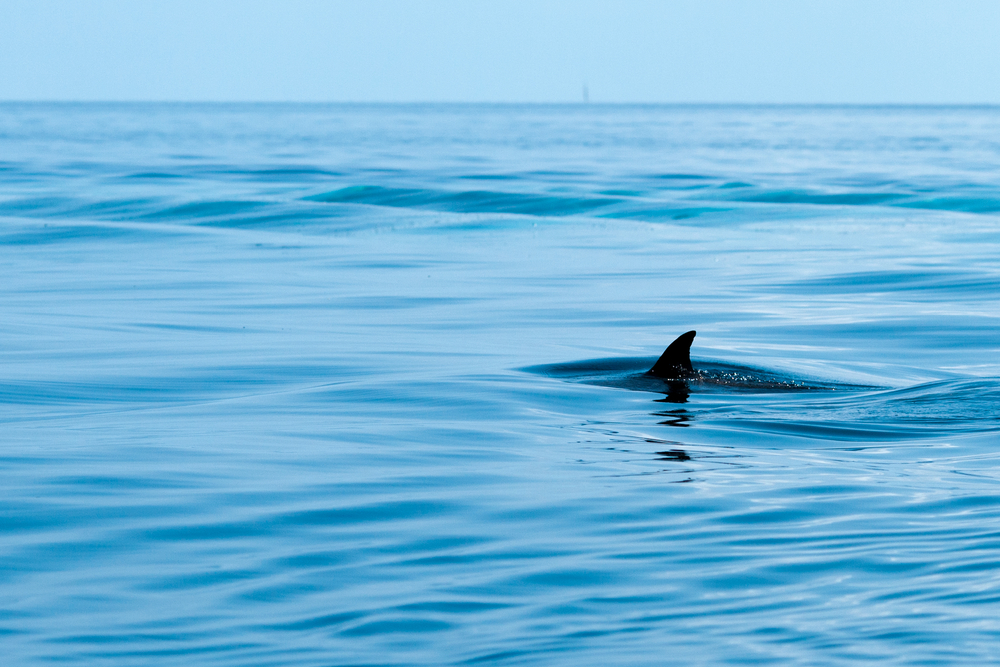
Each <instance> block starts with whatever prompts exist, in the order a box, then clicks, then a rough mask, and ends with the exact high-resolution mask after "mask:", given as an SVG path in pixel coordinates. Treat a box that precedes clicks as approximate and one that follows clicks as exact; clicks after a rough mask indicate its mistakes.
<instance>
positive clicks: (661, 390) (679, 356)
mask: <svg viewBox="0 0 1000 667" xmlns="http://www.w3.org/2000/svg"><path fill="white" fill-rule="evenodd" d="M696 335H697V332H696V331H688V332H685V333H683V334H681V335H680V336H678V337H677V338H676V339H675V340H674V341H673V342H672V343H670V345H668V346H667V349H665V350H664V351H663V354H661V355H660V356H659V358H658V359H656V361H655V362H654V363H653V365H652V366H649V363H650V359H649V358H646V357H640V358H636V357H615V358H611V359H591V360H587V361H577V362H568V363H561V364H545V365H541V366H532V367H530V368H526V369H524V370H525V371H528V372H532V373H537V374H540V375H546V376H549V377H553V378H559V379H563V380H567V381H570V382H580V383H583V384H594V385H600V386H606V387H617V388H621V389H630V390H633V391H646V392H651V393H657V394H665V395H666V399H665V400H667V401H669V402H672V403H684V402H686V401H687V399H688V397H689V396H690V394H691V392H692V391H694V392H699V393H700V392H715V393H780V392H803V391H837V390H840V391H846V390H870V389H874V388H875V387H870V386H865V385H855V384H845V383H840V382H833V381H825V380H815V379H807V378H801V377H796V376H793V375H788V374H785V373H781V372H777V371H769V370H765V369H761V368H755V367H752V366H742V365H738V364H733V363H728V362H720V361H702V360H699V363H698V366H697V367H695V366H694V364H692V362H691V345H692V343H693V342H694V338H695V336H696Z"/></svg>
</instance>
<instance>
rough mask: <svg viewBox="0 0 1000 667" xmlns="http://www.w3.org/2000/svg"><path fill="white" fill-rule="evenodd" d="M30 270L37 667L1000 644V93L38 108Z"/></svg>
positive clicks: (16, 224)
mask: <svg viewBox="0 0 1000 667" xmlns="http://www.w3.org/2000/svg"><path fill="white" fill-rule="evenodd" d="M0 284H2V288H0V314H2V317H0V485H2V494H0V647H2V648H0V652H2V654H3V656H4V658H3V660H2V662H3V664H5V665H32V664H80V665H167V664H171V665H175V664H184V665H226V666H245V665H268V666H277V665H289V666H293V665H294V666H316V667H320V666H331V665H345V666H346V665H462V664H491V665H554V664H558V665H574V666H575V667H576V666H580V665H608V664H636V665H639V664H645V665H662V664H677V665H689V664H719V665H723V664H747V663H761V664H789V665H826V664H851V663H858V662H864V661H875V660H877V661H879V663H880V664H884V665H927V664H963V663H964V664H970V665H972V664H976V665H979V664H984V663H986V662H997V661H1000V378H998V376H1000V328H998V327H1000V108H993V107H966V108H959V107H912V108H910V107H781V106H776V107H742V106H601V105H590V106H587V105H578V106H489V105H479V106H476V105H470V106H462V105H412V106H406V105H401V106H379V105H263V104H261V105H255V104H247V105H197V104H15V103H5V104H2V105H0ZM690 329H696V330H697V331H698V337H697V338H696V340H695V344H694V347H693V349H692V355H693V357H694V360H695V365H696V366H697V365H698V363H699V360H701V361H703V362H721V363H729V364H740V365H745V366H751V367H753V368H757V369H762V370H764V371H766V372H768V373H772V374H779V375H781V376H782V377H788V378H793V379H796V380H797V379H801V380H802V381H803V382H806V383H808V382H809V381H820V382H823V383H827V384H826V385H824V386H830V385H833V386H840V385H854V386H863V388H860V389H858V388H855V389H851V390H847V391H837V390H832V389H828V390H824V391H798V392H789V391H767V390H748V389H746V388H741V387H734V388H733V389H732V390H731V391H730V390H727V389H725V388H722V389H721V390H720V389H719V388H716V389H715V390H713V391H711V392H702V391H699V389H698V387H692V388H691V391H690V395H689V396H687V397H686V400H685V399H681V400H676V397H675V399H674V400H668V398H669V397H664V396H663V395H660V394H656V393H648V392H643V391H629V390H628V389H624V388H618V387H608V386H595V385H593V384H586V383H581V382H574V381H571V379H567V378H565V377H559V376H555V375H551V374H550V375H546V374H544V373H538V372H532V371H530V370H526V369H529V368H530V367H538V366H540V365H546V364H558V363H566V362H574V363H581V364H584V365H586V363H589V360H594V359H606V358H616V357H648V358H649V360H650V363H652V361H653V360H655V358H656V356H657V355H659V353H660V352H662V351H663V348H664V347H665V346H666V345H667V344H668V343H669V342H670V341H672V340H673V339H674V338H675V337H676V336H677V335H679V334H681V333H683V332H685V331H688V330H690Z"/></svg>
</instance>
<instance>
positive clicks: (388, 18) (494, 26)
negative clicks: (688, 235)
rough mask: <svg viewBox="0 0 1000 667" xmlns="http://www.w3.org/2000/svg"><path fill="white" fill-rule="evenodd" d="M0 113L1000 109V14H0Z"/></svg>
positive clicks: (36, 2) (742, 7) (645, 4)
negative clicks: (831, 106)
mask: <svg viewBox="0 0 1000 667" xmlns="http://www.w3.org/2000/svg"><path fill="white" fill-rule="evenodd" d="M0 15H2V16H3V19H2V20H0V99H2V100H108V101H118V100H177V101H319V102H582V101H583V98H584V88H585V87H586V89H587V93H588V96H589V99H590V101H592V102H617V103H622V102H651V103H678V102H719V103H848V104H883V103H897V104H1000V1H998V0H935V1H930V0H864V1H859V0H794V1H792V0H692V1H688V0H662V1H659V2H654V1H649V0H616V1H614V2H611V1H597V0H572V1H570V0H528V1H525V0H502V1H501V0H495V1H491V2H488V1H486V0H419V1H418V0H364V1H361V0H355V1H346V0H344V1H341V0H326V1H320V0H281V1H280V2H279V1H277V0H239V1H235V0H170V1H169V2H168V1H166V0H159V1H157V0H86V1H81V0H0Z"/></svg>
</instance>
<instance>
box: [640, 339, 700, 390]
mask: <svg viewBox="0 0 1000 667" xmlns="http://www.w3.org/2000/svg"><path fill="white" fill-rule="evenodd" d="M696 334H697V332H696V331H688V332H687V333H683V334H681V335H680V336H678V337H677V340H675V341H674V342H673V343H671V344H670V345H669V346H667V349H666V350H664V351H663V354H662V355H660V358H659V359H657V360H656V363H655V364H653V367H652V368H650V369H649V370H648V371H647V373H649V375H655V376H656V377H660V378H667V379H670V380H679V379H681V378H686V377H690V376H691V375H694V367H693V366H691V343H692V342H693V341H694V337H695V335H696Z"/></svg>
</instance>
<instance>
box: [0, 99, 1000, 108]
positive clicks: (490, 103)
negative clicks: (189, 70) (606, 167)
mask: <svg viewBox="0 0 1000 667" xmlns="http://www.w3.org/2000/svg"><path fill="white" fill-rule="evenodd" d="M0 104H178V105H182V104H201V105H228V104H279V105H280V104H284V105H316V106H319V105H356V106H366V105H367V106H375V105H379V106H573V107H587V106H605V107H613V106H692V107H697V106H701V107H713V106H714V107H964V108H971V107H975V108H987V107H1000V102H740V101H730V102H705V101H674V102H662V101H661V102H649V101H592V100H590V101H548V102H539V101H509V100H507V101H469V100H267V99H258V100H253V99H234V100H199V99H106V100H98V99H89V100H88V99H84V100H74V99H55V98H52V99H0Z"/></svg>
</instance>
